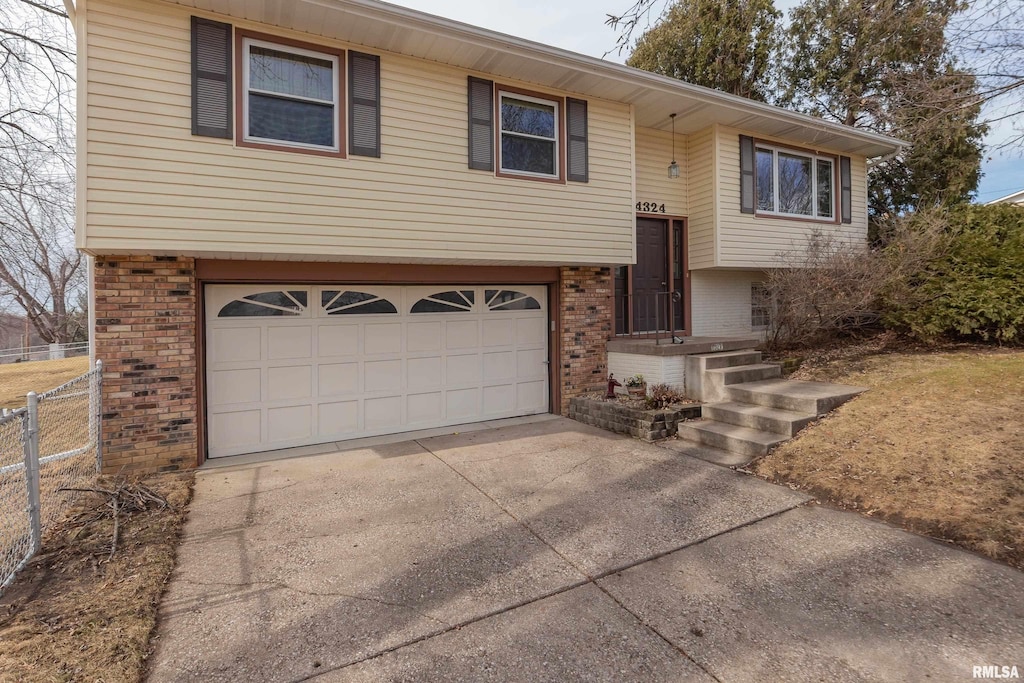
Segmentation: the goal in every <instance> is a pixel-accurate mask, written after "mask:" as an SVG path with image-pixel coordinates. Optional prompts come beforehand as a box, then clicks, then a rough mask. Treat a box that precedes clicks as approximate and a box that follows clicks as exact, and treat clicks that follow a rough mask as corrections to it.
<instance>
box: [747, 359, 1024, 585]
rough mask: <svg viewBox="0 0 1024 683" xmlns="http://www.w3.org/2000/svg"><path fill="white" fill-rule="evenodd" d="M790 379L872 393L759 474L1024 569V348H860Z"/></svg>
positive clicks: (758, 467)
mask: <svg viewBox="0 0 1024 683" xmlns="http://www.w3.org/2000/svg"><path fill="white" fill-rule="evenodd" d="M793 378H795V379H809V380H821V381H830V382H842V383H846V384H854V385H859V386H867V387H870V389H871V391H869V392H867V393H865V394H862V395H861V396H860V397H858V398H857V399H855V400H853V401H851V402H850V403H847V404H846V405H844V406H842V407H840V408H839V409H838V410H836V411H835V412H834V413H833V414H831V415H830V416H828V417H826V418H824V419H822V420H820V421H819V422H817V423H816V424H814V425H812V426H810V427H808V428H807V429H805V430H804V431H803V432H802V433H801V434H799V435H798V436H797V438H795V439H793V440H792V441H789V442H787V443H785V444H783V445H782V446H780V447H779V448H778V449H776V450H775V451H774V452H772V453H771V454H770V455H769V456H767V457H766V458H763V459H761V460H759V461H757V462H756V463H754V464H753V465H751V468H752V469H753V470H754V471H755V472H756V473H757V474H759V475H761V476H763V477H765V478H767V479H769V480H772V481H776V482H784V483H788V484H791V485H793V486H795V487H797V488H799V489H803V490H806V491H808V492H810V493H812V494H814V495H816V496H818V497H819V498H821V499H823V500H824V501H826V502H829V503H831V504H834V505H837V506H839V507H844V508H848V509H853V510H858V511H860V512H863V513H864V514H867V515H871V516H877V517H881V518H884V519H887V520H889V521H892V522H895V523H897V524H900V525H902V526H904V527H906V528H909V529H911V530H914V531H917V532H920V533H924V534H928V535H931V536H935V537H937V538H941V539H944V540H949V541H953V542H955V543H958V544H960V545H962V546H964V547H966V548H970V549H972V550H976V551H978V552H981V553H983V554H985V555H988V556H989V557H991V558H993V559H997V560H1001V561H1004V562H1007V563H1008V564H1010V565H1012V566H1015V567H1017V568H1020V569H1024V460H1022V459H1021V456H1020V454H1021V452H1024V421H1022V420H1021V415H1024V352H1022V351H1008V350H1001V349H993V348H991V347H990V348H986V349H983V350H982V349H973V350H970V351H963V350H949V351H942V352H936V351H928V352H919V353H915V352H906V351H904V352H887V351H886V350H884V349H882V350H878V349H876V350H875V351H873V352H872V351H870V350H865V349H860V350H859V351H856V352H853V353H846V354H833V356H832V357H830V358H827V359H822V358H811V359H810V362H807V361H805V363H804V365H803V366H802V367H801V368H800V370H798V371H797V372H796V373H794V375H793Z"/></svg>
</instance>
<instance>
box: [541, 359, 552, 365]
mask: <svg viewBox="0 0 1024 683" xmlns="http://www.w3.org/2000/svg"><path fill="white" fill-rule="evenodd" d="M541 363H543V364H544V365H551V361H549V360H542V361H541Z"/></svg>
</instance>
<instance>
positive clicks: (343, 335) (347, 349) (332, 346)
mask: <svg viewBox="0 0 1024 683" xmlns="http://www.w3.org/2000/svg"><path fill="white" fill-rule="evenodd" d="M359 332H360V330H359V325H318V326H317V352H318V355H319V356H320V357H322V358H336V357H338V356H355V355H356V354H358V353H359Z"/></svg>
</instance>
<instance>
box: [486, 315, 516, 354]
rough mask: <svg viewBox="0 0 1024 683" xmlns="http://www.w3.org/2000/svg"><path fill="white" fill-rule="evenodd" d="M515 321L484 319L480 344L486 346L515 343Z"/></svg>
mask: <svg viewBox="0 0 1024 683" xmlns="http://www.w3.org/2000/svg"><path fill="white" fill-rule="evenodd" d="M512 323H513V321H512V320H510V319H505V320H484V321H482V322H481V324H480V330H481V331H480V345H481V346H483V347H484V348H489V347H492V346H510V345H512V344H513V343H515V338H514V337H513V326H512Z"/></svg>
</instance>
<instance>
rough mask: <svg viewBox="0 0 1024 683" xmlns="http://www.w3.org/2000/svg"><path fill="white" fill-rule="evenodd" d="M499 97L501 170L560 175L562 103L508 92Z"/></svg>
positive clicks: (552, 175) (530, 174)
mask: <svg viewBox="0 0 1024 683" xmlns="http://www.w3.org/2000/svg"><path fill="white" fill-rule="evenodd" d="M499 101H500V103H501V106H500V118H501V121H500V123H501V130H500V136H501V140H500V144H499V161H500V169H501V171H502V172H504V173H514V174H517V175H528V176H539V177H543V178H558V177H559V163H560V162H559V158H558V146H559V123H560V121H561V119H560V114H559V111H558V110H559V103H558V102H555V101H552V100H544V99H540V98H537V97H531V96H529V95H520V94H518V93H508V92H501V93H499Z"/></svg>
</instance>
